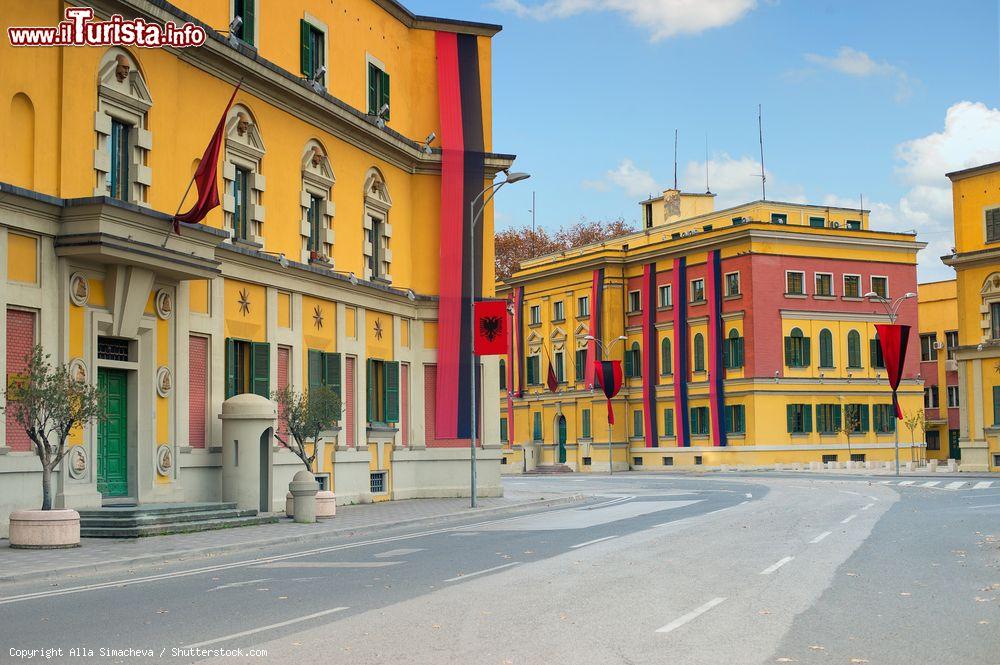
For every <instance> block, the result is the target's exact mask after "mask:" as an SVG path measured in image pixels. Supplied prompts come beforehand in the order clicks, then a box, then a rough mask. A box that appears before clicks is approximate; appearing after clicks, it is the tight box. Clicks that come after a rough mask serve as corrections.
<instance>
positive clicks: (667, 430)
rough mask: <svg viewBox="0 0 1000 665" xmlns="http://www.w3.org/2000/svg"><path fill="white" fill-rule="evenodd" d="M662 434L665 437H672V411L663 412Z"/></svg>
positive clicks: (665, 410)
mask: <svg viewBox="0 0 1000 665" xmlns="http://www.w3.org/2000/svg"><path fill="white" fill-rule="evenodd" d="M663 433H664V434H665V435H666V436H673V435H674V411H673V409H664V410H663Z"/></svg>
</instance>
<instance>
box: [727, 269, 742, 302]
mask: <svg viewBox="0 0 1000 665" xmlns="http://www.w3.org/2000/svg"><path fill="white" fill-rule="evenodd" d="M726 295H727V296H738V295H740V273H738V272H727V273H726Z"/></svg>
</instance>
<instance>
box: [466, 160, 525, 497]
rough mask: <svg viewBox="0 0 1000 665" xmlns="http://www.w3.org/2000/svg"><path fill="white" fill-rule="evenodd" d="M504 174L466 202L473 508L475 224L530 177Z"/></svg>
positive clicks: (475, 388)
mask: <svg viewBox="0 0 1000 665" xmlns="http://www.w3.org/2000/svg"><path fill="white" fill-rule="evenodd" d="M504 176H505V177H504V179H503V180H501V181H500V182H494V183H491V184H490V185H489V186H488V187H486V188H485V189H484V190H483V191H481V192H479V193H478V194H476V196H475V198H473V199H472V200H471V201H469V252H470V256H469V266H470V268H469V343H470V344H472V348H470V349H469V355H470V361H471V362H470V363H469V369H470V371H471V372H472V378H471V380H470V384H471V388H472V409H471V414H472V415H471V417H472V420H471V421H470V423H469V460H470V464H471V466H472V468H471V471H470V481H469V485H470V488H471V490H472V501H471V507H472V508H475V507H476V424H477V423H478V418H476V391H477V389H478V388H479V386H478V385H477V382H476V374H477V372H476V369H477V368H478V366H479V361H478V360H476V349H475V345H474V344H473V341H474V340H475V337H476V261H475V251H474V248H475V245H476V224H477V223H478V222H479V217H480V215H482V213H483V210H485V209H486V204H488V203H489V202H490V201H492V200H493V197H494V196H496V193H497V192H498V191H500V188H501V187H503V186H504V185H506V184H511V185H513V184H514V183H515V182H520V181H522V180H527V179H528V178H530V177H531V176H530V175H529V174H527V173H517V172H515V173H509V172H507V171H504ZM487 192H489V196H487V197H486V198H483V196H484V195H485V194H486V193H487ZM480 199H482V200H480ZM477 204H478V205H479V210H478V211H477V210H476V205H477Z"/></svg>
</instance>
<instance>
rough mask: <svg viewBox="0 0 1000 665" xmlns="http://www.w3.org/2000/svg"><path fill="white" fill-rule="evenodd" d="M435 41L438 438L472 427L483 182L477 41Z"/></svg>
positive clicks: (450, 36)
mask: <svg viewBox="0 0 1000 665" xmlns="http://www.w3.org/2000/svg"><path fill="white" fill-rule="evenodd" d="M435 40H436V48H437V75H438V108H439V114H440V133H441V226H440V271H439V280H440V288H439V295H440V299H439V306H438V307H439V309H438V350H437V352H438V360H437V407H436V408H437V413H436V414H435V415H436V428H435V433H436V435H437V437H438V438H440V439H466V438H469V436H470V434H471V433H472V427H473V423H472V417H471V415H470V413H469V410H470V399H471V397H472V390H473V386H477V390H478V386H479V381H478V374H479V373H478V371H477V372H476V375H477V376H476V377H475V378H474V377H473V364H472V361H471V356H472V353H471V351H472V344H473V340H472V338H471V335H470V332H469V324H470V323H471V321H470V320H469V317H470V316H471V312H470V308H469V304H470V303H471V302H472V301H473V299H475V298H477V297H478V296H479V295H481V293H482V275H483V272H482V264H483V242H482V241H483V233H482V228H483V225H482V224H478V225H476V227H475V229H474V234H475V235H474V238H472V239H470V237H469V236H470V234H469V229H470V226H471V225H472V219H471V212H470V210H469V204H470V203H471V201H472V200H473V199H474V198H475V197H476V196H477V195H478V194H479V193H480V192H481V191H482V189H483V187H485V185H486V183H485V180H486V171H485V168H484V149H485V147H484V139H483V106H482V88H481V86H480V80H479V42H478V39H477V37H476V36H475V35H460V34H456V33H454V32H437V33H435ZM470 281H471V282H472V283H473V284H474V286H472V287H470ZM470 288H471V289H472V290H471V291H470ZM476 367H478V363H476Z"/></svg>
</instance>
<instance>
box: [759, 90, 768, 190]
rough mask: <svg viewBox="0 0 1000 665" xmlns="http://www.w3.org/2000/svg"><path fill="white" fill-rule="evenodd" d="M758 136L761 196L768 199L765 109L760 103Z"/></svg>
mask: <svg viewBox="0 0 1000 665" xmlns="http://www.w3.org/2000/svg"><path fill="white" fill-rule="evenodd" d="M757 138H758V140H759V141H760V198H761V200H762V201H766V200H767V187H766V186H765V184H764V183H766V182H767V176H766V175H764V121H763V109H762V107H761V105H760V104H757Z"/></svg>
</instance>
